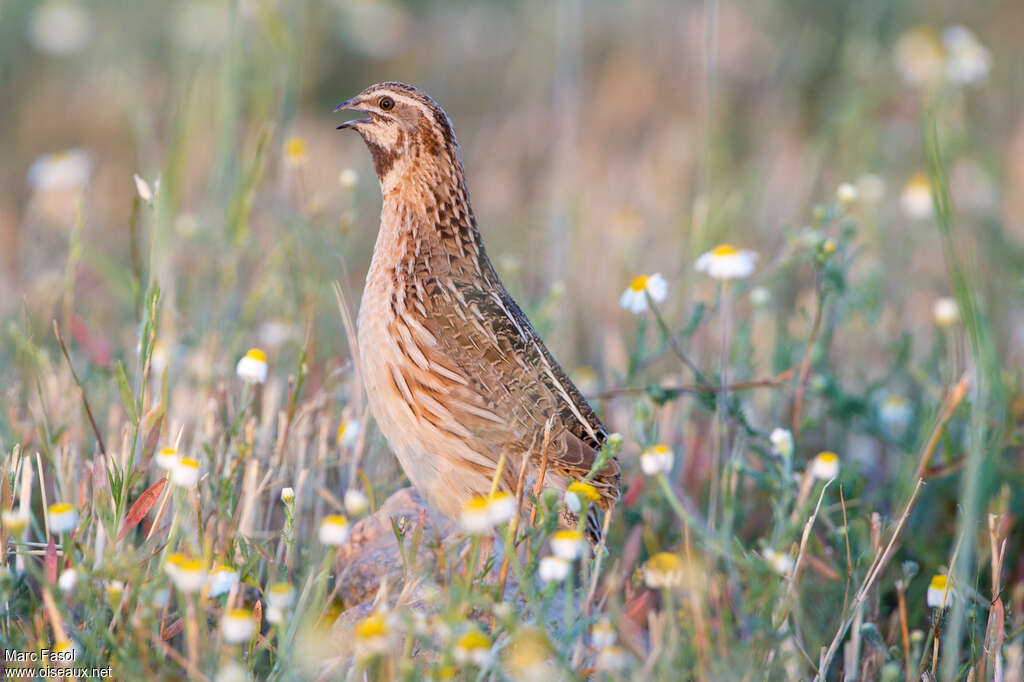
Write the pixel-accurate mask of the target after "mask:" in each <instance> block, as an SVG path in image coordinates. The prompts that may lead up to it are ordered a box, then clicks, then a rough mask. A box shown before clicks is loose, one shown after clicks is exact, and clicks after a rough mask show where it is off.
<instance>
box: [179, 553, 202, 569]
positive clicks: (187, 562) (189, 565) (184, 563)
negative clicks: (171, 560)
mask: <svg viewBox="0 0 1024 682" xmlns="http://www.w3.org/2000/svg"><path fill="white" fill-rule="evenodd" d="M176 564H177V566H178V568H179V569H181V570H182V571H188V572H190V573H199V572H200V571H202V570H203V563H202V562H201V561H199V559H186V558H185V557H182V558H181V559H179V560H178V561H177V562H176Z"/></svg>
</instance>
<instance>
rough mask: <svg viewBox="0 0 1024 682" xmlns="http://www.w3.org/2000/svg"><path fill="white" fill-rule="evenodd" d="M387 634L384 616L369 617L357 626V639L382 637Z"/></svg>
mask: <svg viewBox="0 0 1024 682" xmlns="http://www.w3.org/2000/svg"><path fill="white" fill-rule="evenodd" d="M385 632H387V624H386V623H385V622H384V616H382V615H380V614H374V615H372V616H369V617H367V618H366V619H364V620H363V621H362V622H360V623H359V624H358V625H356V637H359V638H360V639H371V638H373V637H380V636H382V635H383V634H384V633H385Z"/></svg>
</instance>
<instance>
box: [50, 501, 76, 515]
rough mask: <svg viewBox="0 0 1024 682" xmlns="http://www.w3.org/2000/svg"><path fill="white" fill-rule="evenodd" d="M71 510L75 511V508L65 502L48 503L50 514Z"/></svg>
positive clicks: (64, 512)
mask: <svg viewBox="0 0 1024 682" xmlns="http://www.w3.org/2000/svg"><path fill="white" fill-rule="evenodd" d="M73 511H75V508H74V507H72V506H71V505H70V504H68V503H67V502H58V503H57V504H51V505H50V513H51V514H67V513H69V512H73Z"/></svg>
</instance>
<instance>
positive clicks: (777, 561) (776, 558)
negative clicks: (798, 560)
mask: <svg viewBox="0 0 1024 682" xmlns="http://www.w3.org/2000/svg"><path fill="white" fill-rule="evenodd" d="M761 556H763V557H764V560H765V561H767V562H768V564H769V565H770V566H771V567H772V570H773V571H775V572H776V573H778V574H779V575H781V576H783V577H786V576H788V575H789V574H790V573H792V572H793V557H791V556H789V554H786V553H783V552H776V551H775V550H774V549H772V548H771V547H768V548H767V549H765V550H764V551H763V552H761Z"/></svg>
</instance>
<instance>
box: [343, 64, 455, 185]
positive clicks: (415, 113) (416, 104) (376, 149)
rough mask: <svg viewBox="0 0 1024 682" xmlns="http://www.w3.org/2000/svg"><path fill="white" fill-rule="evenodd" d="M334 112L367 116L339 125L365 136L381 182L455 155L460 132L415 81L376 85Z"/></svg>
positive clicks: (451, 158)
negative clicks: (417, 166)
mask: <svg viewBox="0 0 1024 682" xmlns="http://www.w3.org/2000/svg"><path fill="white" fill-rule="evenodd" d="M335 111H358V112H360V113H362V114H365V116H364V117H362V118H357V119H355V120H352V121H346V122H345V123H342V124H341V125H339V126H338V129H339V130H341V129H351V130H355V131H356V132H357V133H359V134H360V136H362V138H363V140H364V141H365V142H366V146H367V147H369V149H370V154H371V155H372V156H373V165H374V168H375V169H376V171H377V176H378V178H380V180H381V182H382V183H383V182H384V181H385V179H386V178H387V177H388V175H389V174H391V173H393V172H396V171H399V172H401V171H404V170H406V169H407V168H409V167H410V166H413V165H417V164H423V163H431V162H443V161H445V160H448V161H454V160H455V158H456V157H455V154H456V151H455V150H456V143H455V134H454V133H453V132H452V125H451V122H450V121H449V120H448V116H447V115H446V114H445V113H444V110H443V109H441V107H439V106H438V105H437V103H436V102H434V100H432V99H431V98H430V96H428V95H427V94H426V93H424V92H422V91H420V90H419V89H417V88H415V87H413V86H411V85H406V84H404V83H394V82H390V83H378V84H376V85H371V86H370V87H368V88H366V89H365V90H363V91H362V92H361V93H359V94H358V95H356V96H355V97H353V98H352V99H349V100H346V101H344V102H342V103H341V104H339V105H338V106H337V107H336V108H335Z"/></svg>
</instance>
